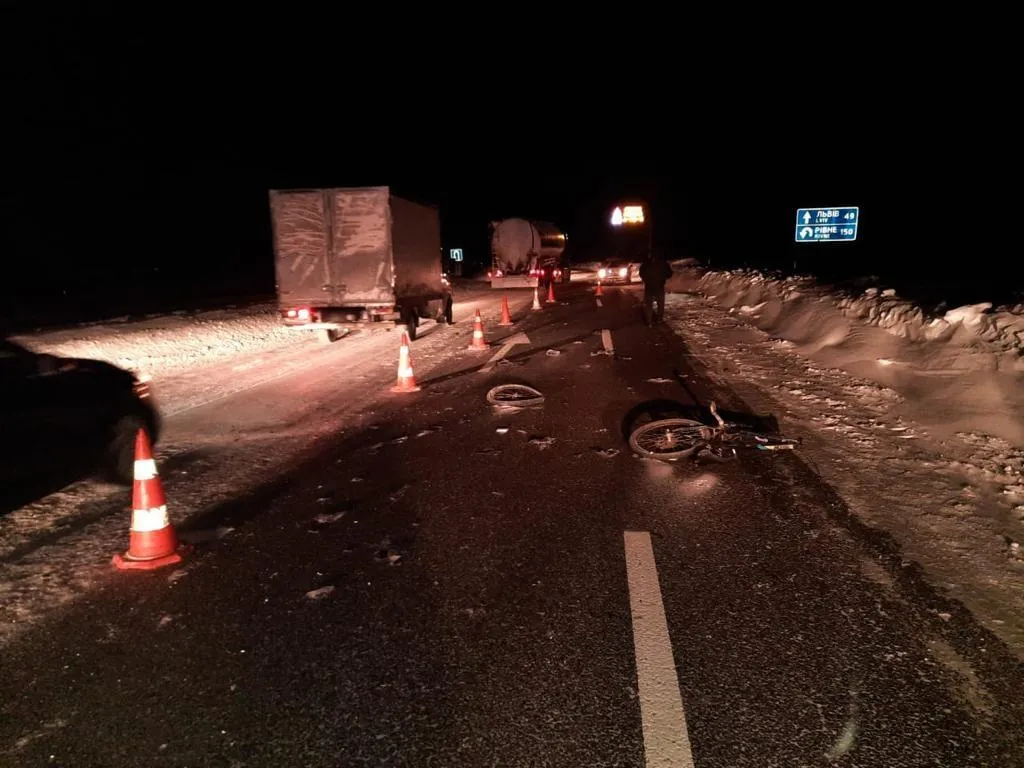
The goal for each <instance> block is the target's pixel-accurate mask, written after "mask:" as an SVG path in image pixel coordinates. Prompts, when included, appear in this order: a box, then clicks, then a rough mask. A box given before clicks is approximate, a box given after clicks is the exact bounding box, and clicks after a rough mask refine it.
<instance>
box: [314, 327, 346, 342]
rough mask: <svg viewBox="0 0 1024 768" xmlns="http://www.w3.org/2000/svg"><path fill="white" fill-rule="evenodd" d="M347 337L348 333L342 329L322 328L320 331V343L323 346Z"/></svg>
mask: <svg viewBox="0 0 1024 768" xmlns="http://www.w3.org/2000/svg"><path fill="white" fill-rule="evenodd" d="M347 335H348V331H347V330H345V329H344V328H324V329H323V330H322V331H320V341H322V342H323V343H324V344H333V343H334V342H336V341H338V340H339V339H343V338H344V337H345V336H347Z"/></svg>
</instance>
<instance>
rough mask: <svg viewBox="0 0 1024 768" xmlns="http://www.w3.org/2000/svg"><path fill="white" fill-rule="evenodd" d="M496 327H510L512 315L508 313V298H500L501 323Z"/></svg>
mask: <svg viewBox="0 0 1024 768" xmlns="http://www.w3.org/2000/svg"><path fill="white" fill-rule="evenodd" d="M498 325H512V313H511V312H509V311H508V296H502V297H501V322H500V323H498Z"/></svg>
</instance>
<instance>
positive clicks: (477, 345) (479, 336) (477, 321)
mask: <svg viewBox="0 0 1024 768" xmlns="http://www.w3.org/2000/svg"><path fill="white" fill-rule="evenodd" d="M469 348H470V349H487V342H486V341H484V321H483V318H482V317H480V310H479V309H478V310H477V311H476V316H475V317H474V318H473V343H472V344H470V345H469Z"/></svg>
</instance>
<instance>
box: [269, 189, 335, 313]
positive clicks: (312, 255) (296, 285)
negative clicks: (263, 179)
mask: <svg viewBox="0 0 1024 768" xmlns="http://www.w3.org/2000/svg"><path fill="white" fill-rule="evenodd" d="M328 203H329V200H328V198H327V197H326V196H325V195H324V193H323V191H322V190H303V191H272V192H271V193H270V210H271V218H272V221H273V224H274V253H275V256H276V266H275V269H276V275H277V296H278V301H279V303H280V305H281V306H282V307H295V306H299V305H303V304H307V305H310V306H322V305H323V304H324V303H329V302H330V298H331V288H330V285H331V273H330V259H328V258H327V254H328V246H329V243H330V232H329V231H328V221H329V220H328V218H327V205H328Z"/></svg>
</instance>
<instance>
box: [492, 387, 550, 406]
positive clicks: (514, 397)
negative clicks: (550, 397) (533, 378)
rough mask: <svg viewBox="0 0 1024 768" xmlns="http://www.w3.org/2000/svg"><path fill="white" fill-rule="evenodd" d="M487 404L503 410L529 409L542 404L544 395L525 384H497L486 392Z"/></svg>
mask: <svg viewBox="0 0 1024 768" xmlns="http://www.w3.org/2000/svg"><path fill="white" fill-rule="evenodd" d="M487 402H488V403H490V404H491V405H499V406H502V407H505V408H529V407H531V406H535V405H542V404H543V403H544V394H543V393H542V392H538V391H537V390H536V389H534V388H533V387H528V386H526V385H525V384H499V385H498V386H496V387H492V388H491V389H490V390H488V392H487Z"/></svg>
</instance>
